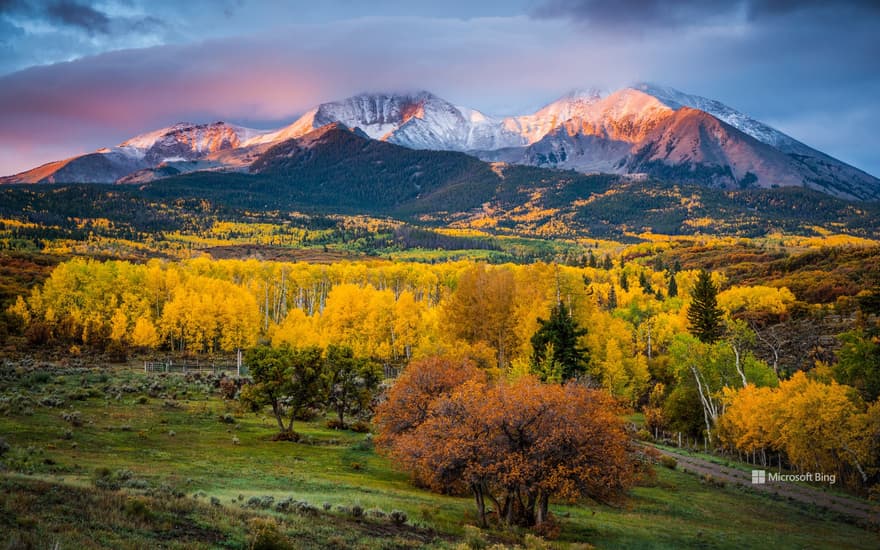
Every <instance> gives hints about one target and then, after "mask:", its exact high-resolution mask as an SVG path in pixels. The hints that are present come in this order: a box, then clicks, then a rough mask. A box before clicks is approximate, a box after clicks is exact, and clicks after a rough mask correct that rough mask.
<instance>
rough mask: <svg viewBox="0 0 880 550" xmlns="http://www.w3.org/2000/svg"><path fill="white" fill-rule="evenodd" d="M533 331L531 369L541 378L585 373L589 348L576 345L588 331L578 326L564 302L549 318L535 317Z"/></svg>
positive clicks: (567, 376) (556, 379)
mask: <svg viewBox="0 0 880 550" xmlns="http://www.w3.org/2000/svg"><path fill="white" fill-rule="evenodd" d="M538 325H539V326H538V330H537V331H535V334H534V335H532V371H533V372H534V373H535V374H537V375H538V376H539V377H541V379H542V380H543V381H548V380H549V381H562V382H564V381H566V380H569V379H571V378H576V377H577V376H579V375H581V374H583V373H585V372H586V371H587V365H588V364H589V362H590V354H589V351H588V350H587V349H585V348H582V347H580V346H579V345H578V339H579V338H580V337H581V336H583V335H584V334H586V333H587V331H586V330H585V329H583V328H581V327H579V326H578V323H577V321H575V320H574V318H572V316H571V311H570V310H569V309H568V307H566V305H565V304H562V303H558V304H556V305H555V306H553V309H552V310H551V311H550V318H549V319H548V320H546V321H545V320H544V319H538Z"/></svg>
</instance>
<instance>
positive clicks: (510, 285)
mask: <svg viewBox="0 0 880 550" xmlns="http://www.w3.org/2000/svg"><path fill="white" fill-rule="evenodd" d="M515 291H516V287H515V281H514V277H513V274H512V273H511V272H510V270H509V269H506V268H503V267H501V268H499V267H493V268H489V267H487V266H485V265H484V264H476V265H474V266H473V267H471V268H470V269H468V270H466V271H465V272H464V273H462V275H461V277H460V278H459V280H458V287H457V288H456V289H455V292H454V293H452V295H451V296H450V297H449V299H448V301H447V302H446V307H445V317H446V326H447V328H448V330H449V331H450V333H451V334H452V336H453V337H455V338H459V339H461V340H464V341H465V342H468V343H470V344H477V343H480V342H483V343H485V344H487V345H489V346H491V347H492V349H493V350H494V351H495V355H496V363H497V366H498V368H504V367H505V366H507V364H508V362H509V361H510V359H511V354H512V351H513V349H514V347H515V346H516V332H515V329H516V318H515V316H514V314H513V313H514V297H515Z"/></svg>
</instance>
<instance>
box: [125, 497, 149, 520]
mask: <svg viewBox="0 0 880 550" xmlns="http://www.w3.org/2000/svg"><path fill="white" fill-rule="evenodd" d="M123 509H124V510H125V513H126V515H128V516H131V517H134V518H137V519H140V520H144V521H146V520H150V519H152V518H153V516H154V514H153V512H152V511H150V508H149V507H148V506H147V503H146V502H145V501H143V500H142V499H139V498H132V499H129V500H127V501H125V504H124V505H123Z"/></svg>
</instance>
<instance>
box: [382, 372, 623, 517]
mask: <svg viewBox="0 0 880 550" xmlns="http://www.w3.org/2000/svg"><path fill="white" fill-rule="evenodd" d="M384 430H385V428H384V426H383V435H384V439H383V442H384V448H385V449H386V451H387V452H388V453H389V454H390V455H391V456H392V457H394V458H395V459H397V460H398V461H399V462H400V464H401V465H403V466H404V467H405V468H406V469H407V470H409V471H410V472H411V473H413V474H414V475H415V476H416V478H417V479H419V480H420V481H421V482H423V483H425V484H427V485H428V486H429V487H431V488H432V489H434V490H437V491H443V492H452V491H468V492H470V493H471V494H472V495H473V497H474V502H475V504H476V508H477V514H478V517H479V520H480V523H481V524H482V525H485V524H486V521H487V515H488V512H487V508H488V506H487V505H488V504H489V503H491V504H492V506H493V509H494V511H495V514H496V517H497V519H498V520H499V521H500V522H501V523H504V524H506V525H523V526H531V525H540V524H542V523H544V522H545V521H547V519H548V517H549V516H548V508H549V502H550V500H551V499H563V500H569V501H574V500H577V499H580V498H584V497H589V498H592V499H594V500H596V501H600V502H606V501H611V500H614V499H616V498H619V497H620V496H621V495H623V494H624V492H625V491H626V489H627V488H628V487H629V486H630V485H631V484H632V483H633V481H634V478H635V463H634V461H633V460H632V459H631V455H630V453H629V449H628V445H629V443H628V437H627V436H626V434H625V432H624V430H623V425H622V422H621V420H620V417H619V415H618V411H617V409H616V407H615V405H614V401H613V399H612V398H611V397H610V396H609V395H608V394H607V393H605V392H603V391H601V390H590V389H587V388H585V387H583V386H581V385H577V384H568V385H566V386H564V387H563V386H560V385H558V384H542V383H541V382H540V381H539V380H537V379H536V378H534V377H528V376H527V377H523V378H520V379H518V380H517V381H515V382H505V381H499V382H496V383H494V384H491V385H490V384H487V383H486V382H484V381H478V380H471V381H468V382H465V383H463V384H461V385H459V386H458V387H456V388H454V389H453V390H452V391H451V392H449V393H446V394H441V395H440V396H439V397H437V398H435V399H434V400H433V402H432V403H431V405H430V407H429V410H428V414H427V415H426V416H425V419H424V421H423V422H421V423H420V424H418V425H416V426H415V427H414V428H413V429H411V430H409V431H408V432H405V433H402V434H398V435H392V434H387V433H386V432H385V431H384Z"/></svg>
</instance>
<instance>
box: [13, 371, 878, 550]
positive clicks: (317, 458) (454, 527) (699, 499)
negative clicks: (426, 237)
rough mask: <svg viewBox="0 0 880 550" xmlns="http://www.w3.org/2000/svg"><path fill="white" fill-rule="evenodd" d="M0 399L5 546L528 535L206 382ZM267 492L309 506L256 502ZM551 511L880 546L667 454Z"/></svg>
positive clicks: (40, 388) (24, 377) (702, 538)
mask: <svg viewBox="0 0 880 550" xmlns="http://www.w3.org/2000/svg"><path fill="white" fill-rule="evenodd" d="M72 411H77V412H78V413H79V415H78V418H77V415H75V414H74V415H73V416H71V414H70V413H71V412H72ZM0 412H2V416H0V436H2V437H3V438H4V439H5V440H6V441H7V443H8V444H9V447H10V448H9V450H8V451H7V452H6V453H5V454H4V456H3V457H2V458H0V461H2V463H3V467H2V468H0V470H2V471H3V473H2V476H0V532H2V533H4V534H3V535H2V537H0V538H3V539H5V540H6V542H7V546H10V547H27V546H28V545H33V546H36V547H53V546H54V545H55V543H56V542H57V543H59V546H58V548H81V547H96V548H119V547H131V548H134V547H145V546H151V547H156V546H169V547H205V546H218V547H228V548H247V547H249V546H250V545H251V544H252V543H253V542H254V540H255V537H256V533H257V532H259V531H260V530H261V529H267V528H266V527H265V525H264V524H263V523H261V522H260V518H265V517H277V518H278V521H279V523H278V526H277V530H278V531H279V532H280V533H281V536H282V537H284V538H286V539H288V540H289V542H290V544H291V545H292V547H295V548H328V547H339V548H358V547H361V548H416V547H435V548H446V547H449V548H452V547H456V546H457V545H460V544H466V545H468V544H469V545H470V546H475V547H479V546H480V544H481V542H480V540H478V539H479V538H482V540H486V541H489V542H490V543H498V544H504V545H511V546H512V545H514V544H518V543H520V544H521V543H522V542H523V536H524V532H505V531H501V530H497V531H496V530H490V531H486V532H485V533H482V534H481V535H479V537H478V536H477V535H475V531H476V530H475V529H473V528H466V527H465V526H466V525H468V524H472V523H474V513H473V510H472V504H471V500H470V499H469V498H466V497H453V496H442V495H437V494H433V493H430V492H428V491H424V490H421V489H418V488H416V487H414V486H413V485H412V484H411V483H410V481H409V478H408V477H407V475H406V474H404V473H401V472H398V471H396V470H395V469H394V467H393V464H391V463H390V462H389V461H388V460H387V459H385V458H384V457H382V456H381V455H379V454H377V453H376V452H375V450H373V449H372V445H371V444H370V440H369V436H367V435H366V434H358V433H353V432H346V431H334V430H330V429H327V428H325V427H324V422H323V420H322V419H315V420H313V421H311V422H308V423H305V422H299V423H298V425H297V426H296V428H297V430H299V431H300V432H301V433H302V435H303V436H304V439H303V441H301V442H299V443H290V442H274V441H271V437H272V435H273V434H274V432H275V428H274V420H273V419H270V418H267V417H266V416H264V415H260V414H254V413H250V412H245V411H242V410H240V409H239V407H238V403H237V402H234V401H224V400H222V399H221V398H220V396H219V395H218V394H217V393H216V392H215V391H214V389H213V386H212V384H210V383H206V382H205V381H195V380H190V381H186V380H185V379H184V378H183V377H182V376H180V375H170V376H166V377H160V376H157V375H150V376H147V375H144V374H143V373H140V372H137V371H136V370H133V369H120V368H112V370H111V369H110V368H108V369H65V370H57V369H46V368H42V369H41V368H22V367H13V366H10V365H9V364H7V365H6V366H4V367H2V372H0ZM225 415H229V416H225ZM65 416H66V417H67V418H66V419H65V418H64V417H65ZM96 484H97V485H100V486H101V487H104V488H99V487H96ZM118 486H120V487H121V488H120V489H119V490H116V489H115V488H116V487H118ZM175 495H177V496H175ZM181 495H183V496H181ZM268 496H271V497H273V499H274V504H277V503H278V502H280V501H282V500H283V499H285V498H292V499H294V500H296V501H299V502H307V503H309V504H310V505H312V507H313V508H306V509H301V510H300V511H299V512H294V513H288V512H276V511H275V506H274V504H273V506H270V507H268V508H266V509H260V508H259V507H248V506H247V504H248V501H249V500H250V499H251V498H252V497H258V498H263V497H268ZM254 500H257V499H254ZM264 500H265V499H264ZM357 507H359V508H360V509H362V510H364V512H365V513H364V514H363V516H362V517H356V514H355V513H354V512H353V510H354V509H355V508H357ZM325 508H327V509H326V510H325ZM392 510H400V511H403V512H405V513H406V516H407V520H406V523H405V524H403V525H398V524H395V523H394V522H392V521H391V520H390V518H389V517H388V516H387V515H388V514H389V513H390V512H391V511H392ZM551 510H552V511H553V512H555V514H556V517H557V518H558V519H559V523H560V527H561V530H560V532H559V535H558V537H557V538H556V539H555V540H553V541H551V542H550V543H549V544H550V545H551V547H554V548H556V547H558V548H569V547H580V546H579V545H584V544H587V545H593V546H595V547H597V548H684V547H692V548H750V547H769V546H771V545H772V546H774V547H776V548H876V547H878V544H880V538H878V535H877V533H874V532H870V531H867V530H864V529H862V528H860V527H857V526H855V525H851V524H848V523H845V522H843V521H840V520H839V518H836V517H834V516H831V515H824V514H823V513H822V512H820V511H817V510H809V509H805V508H802V507H799V506H796V505H794V504H791V503H788V502H785V501H777V500H773V499H771V498H769V497H767V496H763V495H758V494H754V493H751V492H748V491H747V490H745V489H737V488H733V487H725V488H721V487H716V486H714V485H709V484H704V483H702V482H701V481H700V480H699V479H698V478H697V477H695V476H691V475H688V474H684V473H681V472H678V471H672V470H668V469H665V468H660V467H658V468H657V477H656V480H655V481H653V482H651V483H650V486H640V487H637V488H635V489H633V490H632V491H631V494H630V496H629V498H628V500H627V501H626V503H625V504H624V505H623V506H621V507H618V508H612V507H608V506H601V505H597V504H594V503H578V504H565V505H562V504H555V505H552V506H551ZM380 511H381V513H380ZM383 514H384V515H383ZM534 542H535V541H534V540H532V541H530V543H531V544H532V545H534ZM586 547H589V546H586Z"/></svg>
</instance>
